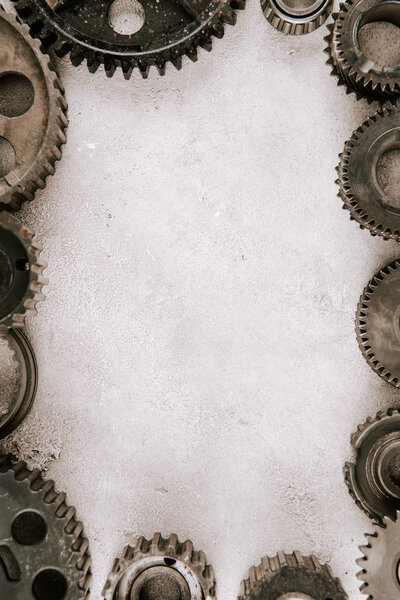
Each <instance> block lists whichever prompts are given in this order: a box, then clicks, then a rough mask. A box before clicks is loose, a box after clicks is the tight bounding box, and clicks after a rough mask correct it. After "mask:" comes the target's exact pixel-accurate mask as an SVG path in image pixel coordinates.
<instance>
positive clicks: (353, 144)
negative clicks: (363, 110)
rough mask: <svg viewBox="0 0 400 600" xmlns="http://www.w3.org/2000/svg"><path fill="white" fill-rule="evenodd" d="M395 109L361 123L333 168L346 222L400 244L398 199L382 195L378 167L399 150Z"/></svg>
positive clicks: (399, 125) (399, 114)
mask: <svg viewBox="0 0 400 600" xmlns="http://www.w3.org/2000/svg"><path fill="white" fill-rule="evenodd" d="M399 4H400V3H399ZM399 108H400V107H399V106H397V107H393V106H391V107H388V106H386V107H384V109H383V110H382V111H381V112H378V113H377V114H375V115H374V116H372V117H370V118H369V119H368V120H367V121H365V123H363V124H362V125H361V127H359V128H358V129H357V130H356V131H355V132H354V133H353V136H352V137H351V139H350V140H349V141H348V142H347V143H346V145H345V147H344V151H343V154H341V155H340V157H339V158H340V163H339V166H338V167H337V171H338V174H339V177H338V179H337V183H338V185H339V197H340V198H341V199H342V200H343V208H345V209H347V210H349V211H350V218H351V219H354V220H355V221H357V222H358V223H359V225H360V227H361V228H362V229H369V231H370V232H371V234H372V235H380V236H382V237H383V238H384V239H386V240H388V239H393V240H396V241H400V199H399V198H395V197H392V196H390V195H389V194H388V193H386V192H385V190H384V189H383V184H382V185H381V183H380V182H379V177H378V167H379V164H380V160H381V158H382V157H383V156H384V155H386V154H387V153H388V152H391V151H395V150H398V149H399V148H400V110H399Z"/></svg>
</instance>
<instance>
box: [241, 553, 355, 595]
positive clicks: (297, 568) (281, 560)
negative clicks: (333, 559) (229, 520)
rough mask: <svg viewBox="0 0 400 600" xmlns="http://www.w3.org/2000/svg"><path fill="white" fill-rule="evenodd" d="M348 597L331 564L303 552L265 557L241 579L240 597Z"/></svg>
mask: <svg viewBox="0 0 400 600" xmlns="http://www.w3.org/2000/svg"><path fill="white" fill-rule="evenodd" d="M290 598H303V599H304V600H327V599H328V598H330V599H331V600H346V599H347V595H346V593H345V592H344V590H343V588H342V585H341V583H340V581H339V579H337V578H336V577H334V575H333V574H332V571H331V569H330V567H329V566H328V565H321V563H320V562H319V561H318V560H317V559H316V558H315V556H303V555H302V554H301V553H300V552H294V553H293V554H285V553H284V552H279V553H278V555H277V556H276V557H274V558H270V557H268V556H267V557H264V558H263V559H262V562H261V564H260V565H259V566H257V567H252V568H251V569H250V571H249V578H248V579H245V580H244V581H242V584H241V588H240V594H239V598H238V600H289V599H290Z"/></svg>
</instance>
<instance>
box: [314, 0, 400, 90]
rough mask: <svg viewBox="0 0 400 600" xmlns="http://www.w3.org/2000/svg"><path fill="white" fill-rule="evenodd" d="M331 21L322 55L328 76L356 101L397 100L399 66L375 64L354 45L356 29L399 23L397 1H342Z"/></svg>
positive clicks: (399, 87)
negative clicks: (370, 25) (324, 52)
mask: <svg viewBox="0 0 400 600" xmlns="http://www.w3.org/2000/svg"><path fill="white" fill-rule="evenodd" d="M333 19H334V22H333V23H332V24H330V25H328V29H329V35H328V36H327V37H326V38H325V41H326V42H327V43H328V48H327V49H326V52H327V53H328V54H329V59H328V61H327V62H328V64H329V65H331V67H332V75H334V76H335V77H337V78H338V85H345V86H347V91H348V93H350V92H353V93H355V94H356V97H357V99H358V100H359V99H360V98H366V99H367V100H368V102H372V101H374V100H377V101H381V102H384V101H385V100H391V101H395V100H396V99H397V98H399V97H400V72H399V66H398V65H395V66H384V65H378V64H377V63H375V62H374V61H373V60H371V59H370V58H368V57H367V56H365V54H364V53H363V51H362V49H361V47H360V44H359V42H358V34H359V31H360V29H361V28H362V27H363V26H364V25H367V24H368V23H376V22H379V21H385V22H388V23H393V24H395V25H398V24H399V23H400V4H399V2H397V0H346V1H345V2H343V3H341V4H340V11H339V12H338V13H334V14H333Z"/></svg>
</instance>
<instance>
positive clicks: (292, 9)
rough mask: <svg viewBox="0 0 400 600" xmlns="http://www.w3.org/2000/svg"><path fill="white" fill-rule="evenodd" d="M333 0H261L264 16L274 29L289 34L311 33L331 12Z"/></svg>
mask: <svg viewBox="0 0 400 600" xmlns="http://www.w3.org/2000/svg"><path fill="white" fill-rule="evenodd" d="M332 7H333V0H301V2H299V3H296V2H295V3H293V0H289V1H287V0H261V8H262V10H263V12H264V16H265V18H266V19H267V20H268V21H269V22H270V23H271V25H272V26H273V27H275V29H278V31H281V32H282V33H286V34H290V35H303V34H305V33H311V32H312V31H315V30H316V29H318V27H321V25H323V23H325V21H326V19H327V18H328V16H329V15H330V14H331V12H332Z"/></svg>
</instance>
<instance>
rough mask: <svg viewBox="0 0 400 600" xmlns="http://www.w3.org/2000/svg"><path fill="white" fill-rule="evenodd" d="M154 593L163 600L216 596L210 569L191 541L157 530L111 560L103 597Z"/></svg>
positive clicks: (119, 599)
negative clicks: (168, 535)
mask: <svg viewBox="0 0 400 600" xmlns="http://www.w3.org/2000/svg"><path fill="white" fill-rule="evenodd" d="M157 593H158V594H159V596H157V595H155V596H154V597H162V598H164V600H169V599H172V598H173V599H175V600H176V599H179V600H214V599H215V579H214V572H213V569H212V567H211V566H210V565H208V564H207V563H206V558H205V555H204V553H203V552H197V551H195V550H193V544H192V542H190V541H186V542H184V543H180V542H179V541H178V538H177V536H176V535H171V536H170V537H169V538H167V539H164V538H163V537H161V535H160V534H159V533H156V534H155V535H154V536H153V538H152V539H151V540H146V539H145V538H143V537H141V538H139V539H138V540H137V541H136V543H135V546H134V547H132V546H126V548H125V549H124V552H123V554H122V557H121V558H120V559H116V560H115V561H114V564H113V568H112V570H111V573H110V575H109V577H108V580H107V582H106V585H105V586H104V589H103V597H104V600H139V598H143V597H149V598H150V597H153V595H154V594H157Z"/></svg>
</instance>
